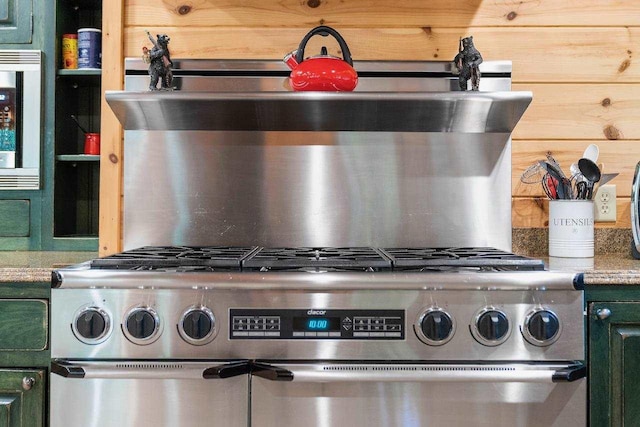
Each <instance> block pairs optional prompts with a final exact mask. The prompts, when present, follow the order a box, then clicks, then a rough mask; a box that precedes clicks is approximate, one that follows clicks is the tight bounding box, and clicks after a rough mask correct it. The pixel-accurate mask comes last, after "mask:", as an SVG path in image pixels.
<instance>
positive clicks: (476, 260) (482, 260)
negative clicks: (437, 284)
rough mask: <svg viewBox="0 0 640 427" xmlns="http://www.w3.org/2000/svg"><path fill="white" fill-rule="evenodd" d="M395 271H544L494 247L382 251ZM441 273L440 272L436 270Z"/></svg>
mask: <svg viewBox="0 0 640 427" xmlns="http://www.w3.org/2000/svg"><path fill="white" fill-rule="evenodd" d="M381 251H382V253H384V254H385V255H386V256H387V257H389V258H390V259H391V262H392V263H393V269H394V270H395V271H432V268H439V269H442V268H446V267H451V268H477V269H478V270H479V271H519V270H524V271H533V270H544V262H543V261H542V260H537V259H532V258H527V257H523V256H520V255H516V254H513V253H511V252H505V251H502V250H499V249H495V248H384V249H381ZM440 271H442V270H440Z"/></svg>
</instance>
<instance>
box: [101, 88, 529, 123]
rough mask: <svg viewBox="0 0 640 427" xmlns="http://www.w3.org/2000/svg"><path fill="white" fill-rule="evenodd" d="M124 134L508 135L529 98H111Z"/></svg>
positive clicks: (179, 94) (178, 94) (114, 94)
mask: <svg viewBox="0 0 640 427" xmlns="http://www.w3.org/2000/svg"><path fill="white" fill-rule="evenodd" d="M106 99H107V102H108V103H109V106H110V107H111V109H112V110H113V112H114V113H115V115H116V116H117V117H118V120H120V123H122V125H123V126H124V128H125V129H126V130H224V131H230V130H233V131H380V132H438V133H442V132H456V133H510V132H511V131H512V130H513V128H514V127H515V125H516V124H517V123H518V120H519V119H520V117H521V116H522V114H523V113H524V111H525V110H526V109H527V106H528V105H529V103H530V102H531V99H532V94H531V92H186V91H184V92H183V91H166V92H165V91H153V92H149V91H147V92H126V91H107V92H106Z"/></svg>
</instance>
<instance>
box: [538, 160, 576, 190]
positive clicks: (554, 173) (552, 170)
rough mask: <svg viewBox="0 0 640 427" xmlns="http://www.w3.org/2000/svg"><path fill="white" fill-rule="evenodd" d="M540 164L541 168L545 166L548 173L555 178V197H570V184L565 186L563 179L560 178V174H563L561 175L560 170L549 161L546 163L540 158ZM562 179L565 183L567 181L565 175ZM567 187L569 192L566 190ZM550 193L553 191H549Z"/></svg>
mask: <svg viewBox="0 0 640 427" xmlns="http://www.w3.org/2000/svg"><path fill="white" fill-rule="evenodd" d="M540 166H542V167H543V168H545V169H546V170H547V173H548V174H549V175H550V176H551V177H552V178H553V179H555V180H556V181H555V182H556V183H557V184H556V185H555V186H554V188H555V193H556V195H557V197H556V198H557V199H567V198H571V197H570V193H571V185H568V186H567V185H566V184H565V182H563V179H562V176H563V175H562V172H561V171H559V170H558V169H557V168H556V167H555V166H554V165H552V164H551V163H548V162H545V161H542V160H540ZM564 181H567V183H568V180H567V178H566V177H565V178H564ZM548 184H549V183H548V182H547V185H548ZM567 187H568V188H569V192H567ZM551 193H553V192H551Z"/></svg>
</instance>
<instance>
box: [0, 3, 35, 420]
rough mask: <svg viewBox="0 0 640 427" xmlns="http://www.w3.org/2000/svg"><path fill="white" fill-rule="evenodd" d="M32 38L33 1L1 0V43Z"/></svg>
mask: <svg viewBox="0 0 640 427" xmlns="http://www.w3.org/2000/svg"><path fill="white" fill-rule="evenodd" d="M32 38H33V1H32V0H0V43H3V44H4V43H31V41H32ZM0 425H2V424H0Z"/></svg>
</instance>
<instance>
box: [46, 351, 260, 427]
mask: <svg viewBox="0 0 640 427" xmlns="http://www.w3.org/2000/svg"><path fill="white" fill-rule="evenodd" d="M51 371H52V372H51V402H50V417H51V418H50V426H51V427H89V426H100V427H129V426H130V427H134V426H135V427H170V426H171V427H176V426H189V427H200V426H202V427H204V426H208V427H210V426H224V427H234V426H242V427H246V426H247V425H248V415H249V402H248V396H249V375H247V373H248V365H247V363H246V362H243V361H238V362H206V363H205V362H181V361H177V362H173V361H171V362H165V361H158V362H134V361H131V362H129V361H118V362H75V361H54V362H53V363H52V366H51Z"/></svg>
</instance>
